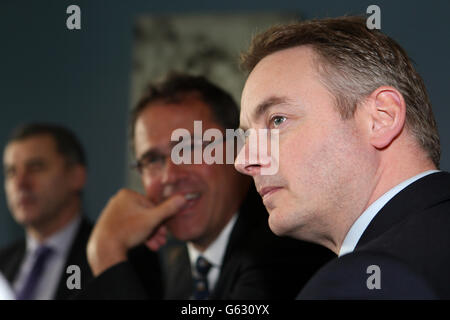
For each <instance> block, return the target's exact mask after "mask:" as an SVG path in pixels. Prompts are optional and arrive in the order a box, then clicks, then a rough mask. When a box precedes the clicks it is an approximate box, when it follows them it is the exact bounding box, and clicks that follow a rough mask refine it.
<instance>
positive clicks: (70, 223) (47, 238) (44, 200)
mask: <svg viewBox="0 0 450 320" xmlns="http://www.w3.org/2000/svg"><path fill="white" fill-rule="evenodd" d="M3 168H4V175H5V182H4V185H5V190H6V196H7V202H8V207H9V209H10V210H11V212H12V215H13V217H14V219H15V220H16V222H17V223H18V224H20V225H21V226H23V228H24V229H25V234H26V237H25V238H23V239H20V240H19V241H17V242H15V243H14V244H12V245H10V246H9V247H7V248H3V249H2V250H1V251H0V270H1V271H2V272H3V273H4V275H5V277H6V278H7V279H8V281H9V282H10V283H11V286H12V287H13V289H14V292H15V293H16V297H17V299H26V300H28V299H39V300H41V299H65V298H67V297H69V296H70V295H71V294H72V293H73V292H74V291H77V290H78V289H82V288H83V286H84V284H85V283H86V282H87V281H88V280H89V279H90V278H91V277H92V273H91V271H90V269H89V266H88V264H87V259H86V253H85V252H86V244H87V240H88V238H89V234H90V231H91V225H90V224H89V222H88V221H87V220H86V219H85V218H84V217H83V216H82V190H83V188H84V185H85V183H86V174H87V172H86V160H85V154H84V151H83V148H82V146H81V144H80V142H79V141H78V140H77V138H76V137H75V135H74V134H73V133H72V132H71V131H69V130H68V129H66V128H63V127H61V126H57V125H52V124H39V123H37V124H35V123H32V124H27V125H25V126H22V127H19V128H17V129H16V130H15V131H14V132H13V134H12V136H11V138H10V139H9V141H8V143H7V145H6V147H5V150H4V153H3ZM71 265H74V266H76V267H75V269H71V270H69V272H68V270H67V268H68V266H71ZM78 268H79V269H78ZM72 275H73V276H74V277H75V278H71V279H69V277H71V276H72Z"/></svg>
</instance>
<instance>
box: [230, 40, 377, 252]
mask: <svg viewBox="0 0 450 320" xmlns="http://www.w3.org/2000/svg"><path fill="white" fill-rule="evenodd" d="M313 54H314V53H313V51H312V50H311V49H309V48H307V47H297V48H293V49H287V50H283V51H279V52H276V53H274V54H271V55H269V56H267V57H265V58H264V59H263V60H261V61H260V62H259V63H258V65H257V66H256V67H255V69H254V70H253V71H252V72H251V74H250V75H249V77H248V80H247V82H246V85H245V88H244V91H243V94H242V109H241V127H243V129H248V128H255V129H261V128H265V129H279V159H278V161H279V170H278V172H277V173H276V174H274V175H261V172H260V171H261V168H262V167H263V165H262V164H261V159H260V157H259V158H257V160H256V161H254V162H253V163H250V162H249V161H240V162H242V163H244V164H241V165H240V164H238V161H236V168H237V169H238V170H239V171H241V172H242V173H245V174H248V175H251V176H253V178H254V181H255V184H256V187H257V189H258V192H259V193H260V194H261V196H262V199H263V201H264V204H265V206H266V207H267V209H268V211H269V214H270V217H269V225H270V227H271V229H272V230H273V231H274V232H275V233H276V234H278V235H290V236H293V237H296V238H301V239H306V240H310V241H314V242H319V243H322V244H323V243H324V242H325V241H328V240H326V239H328V238H330V236H331V237H332V236H333V235H334V234H336V233H337V231H339V232H338V233H339V234H342V232H344V233H343V234H344V235H345V233H346V231H343V230H339V229H340V228H342V227H343V226H348V225H349V224H350V225H351V223H352V221H349V220H351V219H353V218H352V214H351V213H353V212H357V213H361V212H362V209H363V208H364V206H365V203H366V202H367V201H368V194H367V193H368V192H367V190H368V188H369V186H368V184H367V182H365V179H364V176H368V175H369V174H371V173H373V169H371V168H372V167H371V166H370V165H369V162H370V161H369V160H368V159H369V157H368V156H367V155H368V153H369V152H370V150H369V148H368V147H367V146H368V144H367V143H365V138H366V137H364V130H362V126H363V124H362V123H360V122H359V121H358V115H355V118H354V119H350V120H341V118H340V115H339V113H338V112H337V111H336V108H335V104H334V100H333V96H332V95H331V94H330V93H329V92H328V91H327V89H326V88H325V87H324V86H323V85H322V84H321V83H320V81H319V78H318V75H317V74H316V71H315V68H314V66H313V59H312V58H313ZM246 149H247V151H248V145H246V148H244V149H243V150H241V153H240V154H239V155H238V158H241V157H243V156H244V153H245V152H244V150H246ZM255 158H256V157H255ZM270 161H275V160H274V159H270ZM265 165H269V164H264V166H265ZM367 180H368V179H367Z"/></svg>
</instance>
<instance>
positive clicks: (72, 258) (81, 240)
mask: <svg viewBox="0 0 450 320" xmlns="http://www.w3.org/2000/svg"><path fill="white" fill-rule="evenodd" d="M91 230H92V226H91V225H90V223H89V222H88V221H87V220H86V219H85V218H83V219H82V220H81V224H80V227H79V229H78V231H77V234H76V236H75V239H74V241H73V243H72V245H71V248H70V251H69V254H68V256H67V260H66V262H65V265H64V269H63V270H62V272H61V277H60V280H59V282H58V288H57V290H56V293H55V296H54V299H57V300H62V299H66V298H68V297H69V296H70V295H71V294H72V293H75V292H72V291H76V290H69V289H68V288H67V283H66V282H67V278H68V276H69V274H66V269H67V267H68V266H70V265H77V266H79V267H80V271H81V289H83V288H84V287H85V286H86V285H87V282H88V281H89V280H90V279H92V277H93V276H92V271H91V268H90V267H89V264H88V262H87V257H86V245H87V242H88V240H89V235H90V233H91Z"/></svg>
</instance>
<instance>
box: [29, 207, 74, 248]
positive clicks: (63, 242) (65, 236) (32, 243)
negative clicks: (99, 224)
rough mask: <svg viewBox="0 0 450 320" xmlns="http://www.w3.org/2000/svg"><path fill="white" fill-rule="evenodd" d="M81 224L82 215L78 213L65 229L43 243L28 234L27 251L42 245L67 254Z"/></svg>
mask: <svg viewBox="0 0 450 320" xmlns="http://www.w3.org/2000/svg"><path fill="white" fill-rule="evenodd" d="M80 224H81V215H76V217H75V218H73V219H72V220H71V221H70V222H69V224H67V225H66V226H65V227H64V228H63V229H61V230H60V231H58V232H56V233H55V234H53V235H52V236H50V237H49V238H47V239H46V240H45V241H44V242H43V243H39V241H38V240H37V239H35V238H34V237H32V236H31V235H28V234H27V251H30V252H34V251H35V250H36V249H37V248H38V247H40V246H41V245H45V246H48V247H50V248H52V249H53V250H54V251H55V252H56V253H57V254H62V255H65V254H66V253H67V252H68V251H69V248H70V245H71V243H72V240H73V238H74V237H75V233H76V231H77V230H78V227H79V226H80Z"/></svg>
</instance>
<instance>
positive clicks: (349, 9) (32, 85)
mask: <svg viewBox="0 0 450 320" xmlns="http://www.w3.org/2000/svg"><path fill="white" fill-rule="evenodd" d="M70 4H78V5H79V6H80V7H81V12H82V30H81V31H76V32H75V31H69V30H67V29H66V27H65V21H66V18H67V14H66V13H65V12H66V8H67V6H68V5H70ZM371 4H377V5H379V6H380V7H381V15H382V30H383V31H384V32H385V33H387V34H389V35H391V36H392V37H393V38H394V39H396V40H397V41H398V42H399V43H400V44H401V45H402V46H403V47H404V48H405V49H406V50H407V52H408V53H409V54H410V56H411V57H412V58H413V59H414V61H415V62H416V63H417V68H418V70H419V72H420V73H421V74H422V76H423V78H424V79H425V82H426V85H427V87H428V90H429V94H430V97H431V101H432V103H433V107H434V110H435V115H436V118H437V121H438V125H439V130H440V134H441V143H442V149H443V152H442V168H443V169H445V170H450V150H449V149H450V148H449V145H450V126H449V124H450V111H449V108H447V105H446V104H447V101H450V90H449V89H450V87H449V80H448V79H449V72H450V59H449V57H450V41H449V34H450V32H449V31H450V23H449V22H448V13H449V12H450V1H401V2H400V1H395V2H394V3H393V1H380V0H378V1H356V0H354V1H345V2H344V3H343V1H331V0H330V1H320V0H317V1H300V0H296V1H287V0H277V1H264V0H254V1H246V2H245V3H244V1H242V0H227V1H217V2H213V1H193V0H191V1H182V0H179V1H160V2H157V1H143V0H139V1H111V0H109V1H107V0H89V1H75V0H73V1H63V0H53V1H49V0H41V1H20V0H15V1H5V0H2V1H1V3H0V90H1V91H0V92H1V95H0V105H1V111H2V112H1V116H0V146H1V148H2V150H3V147H4V145H5V143H6V139H7V135H8V133H9V132H10V130H11V129H12V128H13V127H15V126H16V125H17V124H19V123H22V122H25V121H36V120H39V121H54V122H59V123H62V124H64V125H67V126H69V127H70V128H72V129H73V130H74V131H75V132H77V133H78V135H79V137H80V139H81V140H82V143H83V144H84V145H85V147H86V149H87V153H88V158H89V182H88V186H87V190H86V192H85V199H84V202H85V208H86V212H87V214H88V215H89V216H90V217H91V218H92V219H93V220H95V219H96V217H97V216H98V214H99V212H100V210H101V208H102V207H103V206H104V204H105V203H106V201H107V200H108V198H109V196H111V195H112V194H113V193H114V192H115V191H116V190H117V189H118V188H119V187H121V186H123V185H124V183H125V177H126V174H127V171H126V170H128V169H127V168H126V148H127V144H126V136H127V121H128V111H127V110H128V108H129V100H130V98H129V91H130V90H129V89H130V68H131V64H130V62H131V50H132V39H133V37H132V25H133V19H134V17H135V16H136V15H139V14H159V13H165V14H170V13H187V12H206V13H207V12H237V11H239V12H268V11H269V12H270V11H295V12H299V13H300V14H301V16H302V17H303V18H313V17H324V16H338V15H343V14H352V13H353V14H355V13H358V14H359V13H365V10H366V8H367V7H368V6H369V5H371ZM0 179H1V180H2V181H3V175H2V176H1V177H0ZM20 233H21V229H20V228H19V227H18V226H16V225H15V223H14V222H13V221H12V219H11V218H10V214H9V212H8V209H7V207H6V204H5V194H4V191H3V188H1V191H0V246H2V245H4V244H6V243H7V242H10V241H12V240H13V239H15V238H17V237H18V236H19V235H20Z"/></svg>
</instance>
